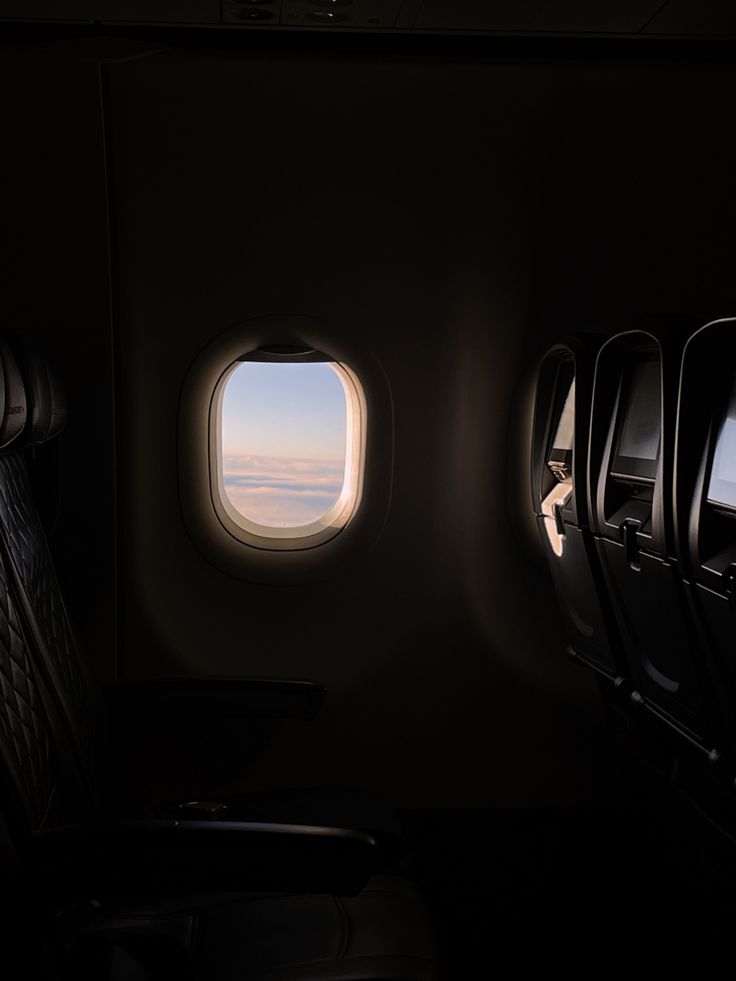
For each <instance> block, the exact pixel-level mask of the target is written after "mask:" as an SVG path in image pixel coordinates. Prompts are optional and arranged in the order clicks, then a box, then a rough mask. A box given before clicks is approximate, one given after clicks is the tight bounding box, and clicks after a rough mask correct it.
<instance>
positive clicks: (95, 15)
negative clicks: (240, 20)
mask: <svg viewBox="0 0 736 981" xmlns="http://www.w3.org/2000/svg"><path fill="white" fill-rule="evenodd" d="M0 17H19V18H27V19H31V20H33V19H39V20H40V19H49V20H55V21H60V20H100V21H131V22H137V23H154V24H155V23H168V24H174V23H178V24H219V23H220V0H63V2H60V0H0Z"/></svg>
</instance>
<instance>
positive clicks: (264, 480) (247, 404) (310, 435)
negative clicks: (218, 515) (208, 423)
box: [215, 349, 365, 548]
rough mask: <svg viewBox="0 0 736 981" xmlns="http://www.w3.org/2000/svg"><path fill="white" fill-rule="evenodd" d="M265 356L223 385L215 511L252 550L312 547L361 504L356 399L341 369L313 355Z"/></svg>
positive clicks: (237, 367)
mask: <svg viewBox="0 0 736 981" xmlns="http://www.w3.org/2000/svg"><path fill="white" fill-rule="evenodd" d="M268 350H269V349H264V351H261V352H255V353H254V355H253V356H252V357H253V359H251V357H248V356H245V357H244V359H243V360H241V361H238V362H236V363H235V364H234V365H232V366H231V367H230V369H229V370H228V371H227V372H226V373H225V376H223V379H222V380H221V382H220V386H219V388H220V391H219V393H218V398H217V404H218V410H219V411H218V420H217V421H218V426H217V449H218V452H217V460H216V471H217V472H216V474H215V478H216V479H215V484H216V490H217V494H216V495H215V497H216V498H219V500H216V501H215V504H216V509H217V510H218V511H221V512H224V514H225V515H226V516H227V518H228V519H229V522H234V524H235V525H236V526H237V528H238V529H239V530H240V532H244V533H245V536H243V535H242V534H241V535H238V537H243V538H244V540H246V541H249V542H250V544H260V545H261V546H262V547H266V548H273V547H277V548H289V547H291V548H303V547H308V546H309V547H311V546H312V545H314V544H318V543H319V542H321V541H325V540H327V539H328V538H331V537H332V536H333V535H335V534H337V532H338V531H340V529H341V528H343V527H344V526H345V525H346V524H347V522H348V521H349V520H350V519H351V517H352V516H353V515H354V513H355V511H356V509H357V507H358V504H359V498H360V487H361V482H362V454H363V449H362V447H363V442H364V439H363V436H364V433H363V429H364V425H365V419H364V417H365V411H364V408H363V398H362V392H361V390H360V386H359V383H358V381H357V379H356V377H355V375H354V374H353V373H352V372H351V371H350V370H349V369H348V368H346V367H345V366H344V365H340V364H337V363H335V362H332V361H329V360H328V359H326V358H324V357H323V356H321V355H318V354H316V353H315V352H311V351H299V349H295V350H296V353H288V351H290V350H291V349H272V350H278V351H279V352H280V351H281V350H287V354H285V355H284V354H281V353H279V354H275V355H273V360H271V356H270V355H269V354H268ZM264 352H265V353H264ZM305 356H306V357H305ZM218 504H219V508H218V507H217V505H218ZM226 523H228V522H226Z"/></svg>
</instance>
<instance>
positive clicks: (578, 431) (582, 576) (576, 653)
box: [531, 334, 626, 699]
mask: <svg viewBox="0 0 736 981" xmlns="http://www.w3.org/2000/svg"><path fill="white" fill-rule="evenodd" d="M600 344H601V340H600V338H599V337H598V336H597V335H595V334H590V335H583V334H581V335H576V336H574V337H567V338H564V339H562V340H561V341H559V342H558V343H556V344H555V345H553V346H552V347H551V348H550V349H549V350H548V351H547V352H546V353H545V354H544V356H543V357H542V359H541V362H540V366H539V373H538V377H537V389H536V398H535V406H534V422H533V430H532V467H531V472H532V500H533V506H534V510H535V512H536V516H537V524H538V527H539V531H540V536H541V541H542V548H543V551H544V555H545V558H546V559H547V564H548V566H549V569H550V573H551V575H552V580H553V583H554V587H555V591H556V593H557V598H558V600H559V605H560V608H561V611H562V614H563V618H564V620H565V625H566V628H567V633H568V637H569V638H570V641H571V647H570V653H571V655H572V657H573V658H574V659H575V660H577V661H579V662H581V663H583V664H585V665H587V666H588V667H590V668H592V669H593V670H595V672H596V674H597V676H598V677H599V679H601V683H602V688H601V692H602V694H603V695H604V699H607V698H608V695H610V693H611V692H612V691H613V690H614V689H618V690H620V689H622V688H623V687H624V686H625V677H626V667H625V663H624V660H623V655H622V652H621V646H620V640H619V638H618V634H617V631H616V626H615V623H614V622H613V614H612V611H611V610H610V609H609V607H608V603H607V596H606V593H605V590H604V588H603V583H602V579H601V571H600V568H599V563H598V557H597V555H596V552H595V547H594V543H593V538H592V535H591V533H590V520H589V514H588V495H587V457H588V451H587V443H588V426H589V422H590V401H591V395H592V389H593V366H594V363H595V355H596V353H597V351H598V349H599V347H600ZM606 693H608V694H606Z"/></svg>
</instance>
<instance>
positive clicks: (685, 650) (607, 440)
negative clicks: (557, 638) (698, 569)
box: [588, 326, 722, 763]
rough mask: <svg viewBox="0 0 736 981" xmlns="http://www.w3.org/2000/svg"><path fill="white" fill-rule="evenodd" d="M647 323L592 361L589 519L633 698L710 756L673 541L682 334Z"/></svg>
mask: <svg viewBox="0 0 736 981" xmlns="http://www.w3.org/2000/svg"><path fill="white" fill-rule="evenodd" d="M654 329H655V328H652V330H654ZM652 330H649V329H647V330H644V329H634V330H629V331H624V332H621V333H618V334H616V335H614V336H613V337H611V338H609V340H607V341H606V343H605V344H603V345H602V347H601V349H600V352H599V354H598V357H597V360H596V369H595V380H594V389H593V402H592V413H591V427H590V442H589V480H588V493H589V506H590V514H591V522H592V528H593V532H594V536H595V540H596V547H597V550H598V554H599V557H600V562H601V566H602V568H603V573H604V579H605V583H606V587H607V590H608V593H609V595H610V598H611V602H612V607H613V610H614V614H615V619H616V622H617V625H618V630H619V633H620V636H621V638H622V640H623V646H624V651H625V655H626V659H627V662H628V668H629V672H630V674H631V678H632V685H633V691H632V692H631V696H630V697H631V701H632V704H633V705H636V706H638V707H639V708H640V709H642V711H643V714H644V717H646V718H648V719H651V720H652V722H653V723H654V725H655V727H657V728H658V731H659V732H660V733H661V734H662V735H663V736H664V737H665V739H666V740H667V739H668V738H669V736H673V737H674V739H673V740H672V742H673V745H676V746H679V747H681V748H683V751H684V748H685V747H687V749H688V750H690V749H692V750H693V751H695V752H696V754H699V756H700V757H702V758H705V759H707V760H709V761H710V762H714V763H715V762H717V760H718V759H719V756H720V751H721V747H722V738H721V733H720V729H719V726H718V719H717V714H716V713H715V712H714V711H713V710H712V692H711V690H710V683H709V679H708V677H707V674H706V671H705V669H704V665H703V663H702V657H701V655H700V652H699V650H698V644H697V638H696V636H695V631H694V625H693V623H692V618H691V617H690V616H689V615H688V611H687V605H686V601H685V596H684V588H683V583H682V579H681V576H680V569H679V561H678V557H677V555H676V551H675V547H674V540H673V515H672V506H671V501H672V480H673V464H672V461H673V454H674V441H675V413H676V405H677V388H678V381H679V364H680V354H681V350H682V343H683V339H684V337H685V336H687V335H686V334H685V333H684V332H683V330H682V328H681V327H679V326H678V327H674V326H673V327H672V328H671V329H667V328H666V327H661V326H659V327H657V328H656V334H655V333H653V332H652ZM662 724H664V725H663V726H662Z"/></svg>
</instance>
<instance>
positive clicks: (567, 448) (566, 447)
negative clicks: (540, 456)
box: [547, 378, 575, 480]
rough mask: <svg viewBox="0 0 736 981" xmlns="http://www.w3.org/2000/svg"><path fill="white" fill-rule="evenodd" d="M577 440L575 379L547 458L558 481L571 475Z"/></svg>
mask: <svg viewBox="0 0 736 981" xmlns="http://www.w3.org/2000/svg"><path fill="white" fill-rule="evenodd" d="M574 438H575V379H574V378H573V380H572V382H571V383H570V387H569V388H568V390H567V395H566V397H565V404H564V405H563V407H562V412H561V413H560V419H559V422H558V423H557V429H556V431H555V436H554V439H553V440H552V446H551V447H550V451H549V455H548V457H547V466H548V467H549V468H550V470H551V471H552V473H554V474H555V476H556V477H557V478H558V480H564V479H565V478H566V477H567V476H569V474H570V468H571V465H572V445H573V440H574Z"/></svg>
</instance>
